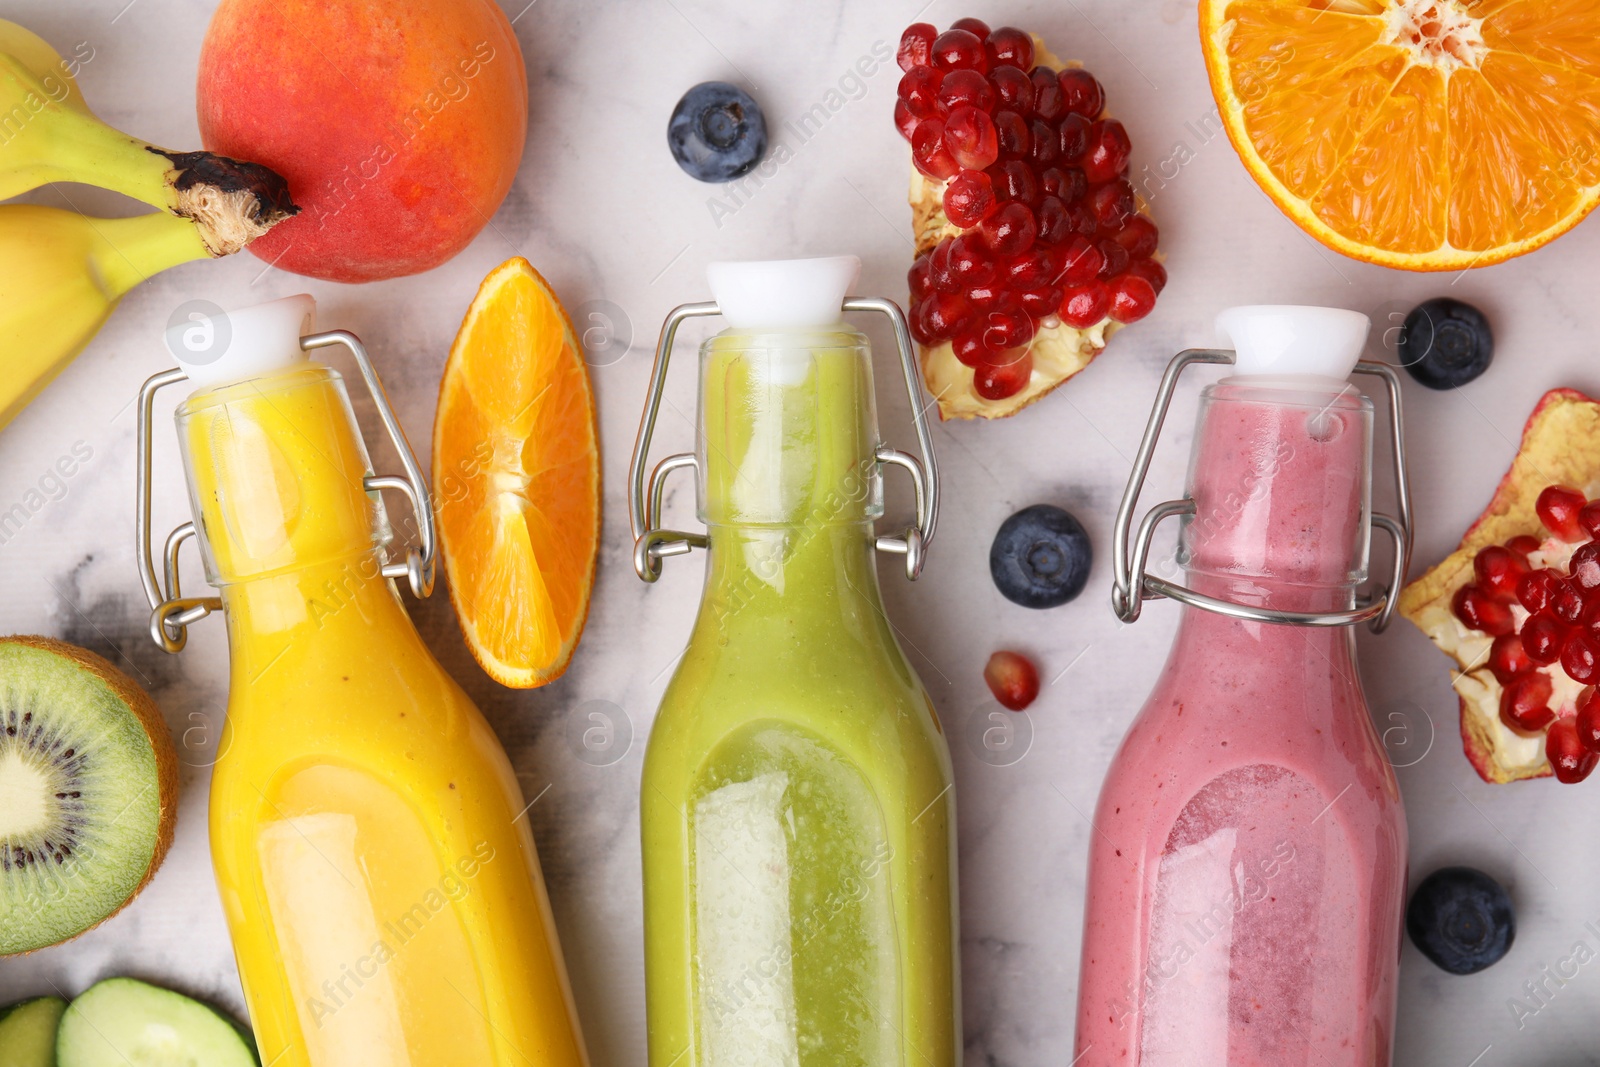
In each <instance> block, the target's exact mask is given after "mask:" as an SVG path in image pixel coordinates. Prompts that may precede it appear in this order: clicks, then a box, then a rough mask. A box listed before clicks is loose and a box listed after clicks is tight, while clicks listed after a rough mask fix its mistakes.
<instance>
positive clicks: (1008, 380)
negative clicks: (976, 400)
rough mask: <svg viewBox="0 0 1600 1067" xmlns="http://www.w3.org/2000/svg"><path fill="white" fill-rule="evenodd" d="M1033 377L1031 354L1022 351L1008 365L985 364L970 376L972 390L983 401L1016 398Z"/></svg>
mask: <svg viewBox="0 0 1600 1067" xmlns="http://www.w3.org/2000/svg"><path fill="white" fill-rule="evenodd" d="M1032 376H1033V353H1032V352H1027V351H1023V352H1020V353H1017V354H1016V358H1015V359H1012V360H1011V361H1010V362H1008V363H1001V364H995V363H985V364H983V365H982V366H981V367H979V368H978V370H977V373H976V374H974V375H973V376H972V388H973V390H974V391H975V392H976V393H977V394H978V395H979V396H981V397H983V399H985V400H1004V399H1005V398H1006V397H1008V396H1016V395H1017V394H1018V393H1020V392H1022V387H1023V386H1025V385H1027V384H1028V379H1029V378H1030V377H1032Z"/></svg>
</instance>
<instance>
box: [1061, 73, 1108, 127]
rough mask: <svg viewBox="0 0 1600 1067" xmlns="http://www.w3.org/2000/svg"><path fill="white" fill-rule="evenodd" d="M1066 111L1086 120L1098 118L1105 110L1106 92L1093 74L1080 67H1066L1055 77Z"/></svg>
mask: <svg viewBox="0 0 1600 1067" xmlns="http://www.w3.org/2000/svg"><path fill="white" fill-rule="evenodd" d="M1056 82H1057V84H1059V85H1060V86H1061V95H1062V98H1063V99H1064V100H1065V102H1066V107H1067V110H1068V111H1070V112H1072V113H1073V114H1075V115H1082V116H1083V117H1084V118H1086V119H1094V118H1099V117H1100V112H1101V111H1103V110H1105V106H1106V91H1105V90H1104V89H1102V88H1101V87H1100V82H1099V81H1098V80H1097V79H1096V78H1095V76H1094V75H1093V74H1090V73H1089V72H1088V71H1086V70H1084V69H1082V68H1081V67H1068V68H1067V69H1066V70H1064V71H1062V72H1061V73H1060V74H1059V75H1057V76H1056Z"/></svg>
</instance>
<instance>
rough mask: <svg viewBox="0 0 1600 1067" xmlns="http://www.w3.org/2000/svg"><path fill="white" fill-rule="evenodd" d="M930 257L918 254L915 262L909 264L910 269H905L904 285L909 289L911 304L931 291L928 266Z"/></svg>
mask: <svg viewBox="0 0 1600 1067" xmlns="http://www.w3.org/2000/svg"><path fill="white" fill-rule="evenodd" d="M930 258H931V257H930V256H928V255H921V256H918V257H917V260H916V262H915V263H913V264H911V269H910V270H908V271H906V287H907V288H909V289H910V290H911V302H912V303H913V304H914V303H916V302H918V301H919V300H921V299H922V298H923V297H925V296H927V295H928V294H929V293H931V292H933V278H932V277H931V268H930V267H929V266H928V261H929V259H930Z"/></svg>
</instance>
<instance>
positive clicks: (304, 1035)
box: [178, 363, 586, 1067]
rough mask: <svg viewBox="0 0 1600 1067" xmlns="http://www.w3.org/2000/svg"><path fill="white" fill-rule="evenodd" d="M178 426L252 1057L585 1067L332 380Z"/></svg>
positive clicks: (224, 398) (495, 811)
mask: <svg viewBox="0 0 1600 1067" xmlns="http://www.w3.org/2000/svg"><path fill="white" fill-rule="evenodd" d="M178 418H179V429H180V439H181V441H182V447H183V453H184V462H185V466H186V468H187V473H188V476H189V485H190V489H191V495H192V503H193V507H194V513H195V519H196V524H197V526H198V527H199V529H200V531H201V538H200V539H201V542H202V551H203V552H204V554H205V559H206V567H207V571H208V575H209V576H210V578H211V580H212V582H213V583H214V584H216V585H217V586H219V587H220V589H221V591H222V599H223V605H224V610H225V614H226V617H227V623H228V636H229V645H230V649H231V653H232V680H231V689H230V695H229V702H228V729H227V730H226V732H225V733H224V736H223V739H222V742H221V746H220V755H219V758H218V760H217V764H216V768H215V773H214V777H213V780H212V787H211V847H212V856H213V861H214V863H215V867H216V875H217V882H218V885H219V887H220V889H221V893H222V900H223V904H224V907H225V909H226V912H227V916H228V922H229V927H230V931H231V933H232V937H233V943H234V949H235V952H236V955H237V958H238V963H239V970H240V974H241V977H242V979H243V984H244V990H245V997H246V1000H247V1002H248V1005H249V1010H250V1018H251V1023H252V1026H253V1027H254V1030H255V1035H256V1040H257V1043H258V1044H259V1047H260V1052H261V1058H262V1062H263V1063H267V1064H273V1065H274V1067H458V1065H468V1064H471V1065H479V1064H484V1065H493V1067H514V1065H515V1067H525V1065H529V1064H533V1065H537V1067H578V1065H581V1064H584V1063H586V1057H585V1054H584V1051H583V1044H582V1040H581V1037H580V1035H579V1031H578V1026H577V1021H576V1015H575V1012H574V1010H573V1005H572V998H571V993H570V990H569V988H568V985H567V980H566V974H565V970H564V967H563V965H562V962H561V956H560V949H559V946H558V944H557V941H556V935H555V929H554V927H553V925H552V922H551V915H550V906H549V901H548V899H547V897H546V894H545V887H544V883H543V879H542V877H541V875H540V872H539V862H538V857H537V855H536V853H535V850H534V843H533V837H532V834H531V832H530V830H529V825H528V818H527V814H526V810H525V805H526V801H525V800H524V798H523V795H522V791H521V789H520V788H519V786H518V784H517V780H516V777H515V775H514V774H513V772H512V769H511V765H510V763H509V761H508V760H507V758H506V755H505V752H504V750H503V749H502V748H501V746H500V744H499V742H498V741H497V739H496V738H495V736H494V734H493V732H492V731H491V730H490V728H489V726H488V724H487V722H486V721H485V720H484V718H483V716H482V715H481V713H480V712H479V711H478V709H477V708H476V707H475V706H474V705H473V704H472V702H471V701H470V700H469V699H468V698H467V696H466V694H465V693H463V692H462V691H461V689H460V688H459V687H458V686H457V685H456V684H455V682H454V681H452V680H451V679H450V677H449V676H448V675H447V674H446V673H445V672H444V670H443V669H442V668H441V667H440V666H439V664H438V663H437V662H436V661H435V660H434V658H433V656H432V654H431V653H430V652H429V651H428V649H427V647H426V646H425V645H424V644H423V642H422V640H421V638H420V636H419V635H418V633H417V631H416V628H415V627H414V626H413V625H412V623H411V621H410V619H409V618H408V617H407V615H406V613H405V610H404V608H403V607H402V605H401V603H400V600H399V596H398V594H397V593H396V591H395V589H394V586H393V584H392V583H391V582H390V581H389V580H388V579H386V578H384V577H382V576H381V574H380V569H381V567H382V565H383V561H384V552H383V547H382V545H383V543H384V542H385V541H387V540H388V529H387V524H386V522H385V520H384V517H383V510H382V505H381V503H380V502H379V501H378V500H377V498H376V496H375V494H369V493H368V492H366V490H365V489H364V487H363V484H362V479H363V477H364V476H366V475H367V474H369V473H370V466H369V463H368V460H367V456H366V451H365V449H364V447H363V446H362V444H361V441H360V438H359V437H358V436H357V433H356V427H355V423H354V419H353V417H352V415H351V412H350V408H349V403H348V399H347V398H346V396H345V393H344V389H343V385H342V383H341V382H340V380H339V376H338V375H337V374H336V373H334V372H333V371H331V370H329V369H328V368H326V367H324V366H322V365H320V364H316V363H300V364H298V365H296V366H294V367H292V368H287V369H283V370H280V371H276V372H273V373H271V374H268V375H266V376H264V377H260V378H255V379H252V380H249V381H245V382H240V383H237V384H233V385H225V386H222V387H220V388H215V389H210V390H205V391H202V392H199V393H196V394H195V395H194V396H192V397H191V398H190V399H189V400H188V401H187V402H186V403H185V404H184V405H183V406H182V407H181V408H180V409H179V412H178Z"/></svg>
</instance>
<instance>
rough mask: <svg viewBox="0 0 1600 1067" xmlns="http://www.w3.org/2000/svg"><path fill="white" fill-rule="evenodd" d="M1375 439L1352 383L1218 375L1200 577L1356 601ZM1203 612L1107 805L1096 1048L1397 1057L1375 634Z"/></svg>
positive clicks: (1173, 1057) (1189, 540)
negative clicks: (1358, 645)
mask: <svg viewBox="0 0 1600 1067" xmlns="http://www.w3.org/2000/svg"><path fill="white" fill-rule="evenodd" d="M1370 437H1371V407H1370V405H1369V404H1368V403H1367V402H1366V401H1365V399H1364V398H1362V397H1360V395H1359V394H1357V393H1355V392H1354V390H1353V389H1347V390H1346V391H1345V392H1343V393H1339V392H1336V391H1328V392H1321V393H1318V392H1316V391H1315V390H1312V391H1308V390H1306V389H1305V388H1304V386H1303V385H1302V386H1301V387H1300V388H1298V389H1290V388H1289V386H1288V383H1287V382H1279V383H1277V384H1276V385H1273V384H1268V383H1266V382H1265V380H1263V379H1251V380H1250V381H1249V383H1248V384H1246V383H1245V380H1244V379H1240V378H1235V379H1229V380H1227V381H1224V382H1222V383H1219V384H1218V385H1216V386H1213V387H1212V388H1211V389H1209V390H1208V391H1207V394H1206V401H1205V406H1204V408H1203V410H1202V415H1201V422H1200V427H1199V431H1198V435H1197V442H1196V455H1195V462H1194V467H1193V471H1192V473H1191V479H1190V481H1191V496H1192V497H1193V498H1194V499H1195V502H1196V505H1197V509H1196V516H1195V518H1194V519H1192V520H1190V522H1189V524H1188V526H1187V529H1186V531H1185V535H1184V545H1185V549H1186V556H1187V560H1186V566H1187V568H1188V582H1189V584H1190V585H1192V586H1193V587H1195V588H1197V589H1199V590H1200V591H1202V592H1205V593H1208V594H1210V595H1213V596H1218V597H1224V598H1226V599H1229V600H1234V601H1240V602H1248V603H1254V604H1262V605H1266V606H1271V607H1277V608H1287V609H1291V610H1330V609H1339V608H1345V607H1348V606H1350V604H1351V602H1352V595H1353V588H1354V584H1355V583H1356V582H1357V581H1359V580H1360V578H1361V577H1362V575H1363V572H1364V570H1365V562H1366V561H1365V542H1366V524H1365V522H1364V518H1363V516H1364V510H1365V508H1366V507H1367V474H1368V469H1369V459H1370ZM1156 610H1161V609H1160V607H1157V608H1156ZM1182 610H1183V613H1184V614H1183V618H1182V622H1181V624H1180V626H1179V630H1178V635H1177V638H1176V641H1175V643H1174V646H1173V649H1172V653H1171V655H1170V657H1169V659H1168V660H1167V664H1166V667H1165V669H1164V670H1163V671H1162V674H1161V676H1160V678H1159V679H1158V680H1157V682H1156V685H1155V690H1154V692H1153V693H1152V694H1151V696H1150V698H1149V701H1148V702H1147V703H1146V704H1145V706H1144V708H1143V709H1142V710H1141V711H1140V713H1139V715H1138V717H1137V718H1136V719H1135V720H1134V723H1133V725H1132V726H1131V728H1130V729H1129V731H1128V735H1127V737H1126V738H1125V739H1124V740H1123V743H1122V747H1121V749H1120V750H1119V752H1118V753H1117V756H1116V758H1115V759H1114V760H1113V762H1112V765H1111V769H1110V771H1109V772H1108V774H1107V777H1106V781H1105V785H1104V787H1103V788H1102V791H1101V794H1100V802H1099V806H1098V809H1097V811H1096V814H1095V832H1094V833H1093V834H1092V836H1091V842H1092V844H1091V854H1090V860H1089V883H1088V904H1087V910H1086V914H1085V919H1084V946H1083V965H1082V970H1081V977H1080V988H1079V995H1078V1029H1077V1055H1078V1057H1079V1058H1078V1059H1077V1060H1076V1061H1075V1063H1076V1064H1077V1067H1097V1065H1111V1064H1116V1065H1124V1064H1127V1065H1133V1064H1138V1065H1141V1067H1180V1065H1181V1067H1299V1065H1302V1064H1303V1065H1306V1067H1386V1065H1387V1064H1388V1063H1389V1056H1390V1048H1391V1044H1392V1040H1393V1033H1394V1005H1395V974H1396V970H1397V967H1398V960H1399V949H1400V920H1401V910H1402V906H1403V902H1404V890H1405V857H1406V829H1405V816H1404V813H1403V811H1402V809H1401V805H1400V795H1399V789H1398V786H1397V784H1396V782H1395V777H1394V772H1393V770H1392V768H1391V767H1390V765H1389V762H1388V760H1387V759H1386V758H1385V755H1384V752H1383V749H1382V747H1381V746H1380V744H1379V742H1378V738H1377V736H1376V733H1375V732H1374V730H1373V728H1372V723H1371V720H1370V717H1369V714H1368V710H1367V704H1366V700H1365V698H1364V697H1363V695H1362V692H1361V685H1360V679H1359V676H1358V674H1357V671H1356V666H1355V661H1354V656H1353V652H1354V637H1353V633H1352V630H1351V628H1349V627H1342V628H1311V627H1297V626H1285V625H1271V624H1261V623H1253V622H1243V621H1238V620H1233V619H1229V618H1226V617H1224V616H1222V615H1218V614H1214V613H1211V612H1206V611H1201V610H1197V609H1193V608H1183V609H1182Z"/></svg>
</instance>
